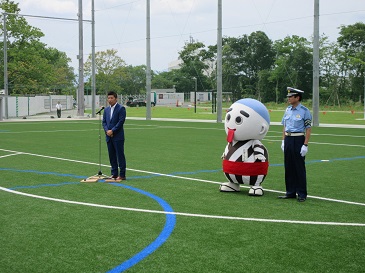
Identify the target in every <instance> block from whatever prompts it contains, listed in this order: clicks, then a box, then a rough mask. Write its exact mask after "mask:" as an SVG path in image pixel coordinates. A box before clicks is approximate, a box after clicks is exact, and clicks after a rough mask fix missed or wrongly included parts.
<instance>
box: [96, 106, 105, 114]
mask: <svg viewBox="0 0 365 273" xmlns="http://www.w3.org/2000/svg"><path fill="white" fill-rule="evenodd" d="M104 108H105V107H104V106H103V107H101V108H100V110H99V111H97V112H96V115H99V114H100V113H101V111H103V110H104Z"/></svg>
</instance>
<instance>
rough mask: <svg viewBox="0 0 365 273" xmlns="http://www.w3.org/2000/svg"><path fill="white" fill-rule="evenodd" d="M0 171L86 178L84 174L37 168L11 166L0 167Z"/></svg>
mask: <svg viewBox="0 0 365 273" xmlns="http://www.w3.org/2000/svg"><path fill="white" fill-rule="evenodd" d="M0 171H12V172H18V173H36V174H45V175H55V176H62V177H72V178H80V179H82V178H86V176H79V175H74V174H67V173H55V172H40V171H37V170H18V169H11V168H0Z"/></svg>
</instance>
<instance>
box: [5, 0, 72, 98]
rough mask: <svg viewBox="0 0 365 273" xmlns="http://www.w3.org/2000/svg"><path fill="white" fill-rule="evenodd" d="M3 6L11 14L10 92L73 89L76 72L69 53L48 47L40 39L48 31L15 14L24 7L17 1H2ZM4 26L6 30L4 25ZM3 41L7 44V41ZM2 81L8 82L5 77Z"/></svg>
mask: <svg viewBox="0 0 365 273" xmlns="http://www.w3.org/2000/svg"><path fill="white" fill-rule="evenodd" d="M0 8H1V9H3V10H4V11H5V12H6V13H8V14H7V16H6V31H7V37H8V39H7V55H8V60H7V62H8V70H7V72H8V83H9V94H26V93H28V94H29V93H39V92H43V93H48V92H51V91H52V92H56V93H66V94H69V93H70V92H72V91H73V89H74V88H73V87H74V83H75V75H74V73H73V69H72V68H71V67H70V66H69V65H68V63H69V62H71V60H70V59H69V58H68V57H67V56H66V54H65V53H63V52H60V51H58V50H57V49H55V48H47V46H46V45H45V44H44V43H42V42H40V39H41V38H42V37H43V36H44V34H43V33H42V32H41V30H40V29H38V28H35V27H32V26H30V25H29V24H28V23H27V21H26V20H25V18H24V17H22V16H18V15H15V14H19V12H20V9H19V7H18V4H16V3H15V2H14V1H10V0H2V1H1V2H0ZM1 17H3V15H1ZM2 19H4V18H2ZM0 29H1V30H2V32H3V31H4V29H3V25H1V26H0ZM0 44H1V46H2V47H4V41H2V42H1V43H0ZM2 64H3V62H2ZM2 64H1V68H2V70H3V69H4V68H3V66H2ZM0 81H1V82H0V84H2V85H4V79H3V78H2V79H1V80H0Z"/></svg>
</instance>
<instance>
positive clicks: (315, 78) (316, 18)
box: [312, 0, 319, 126]
mask: <svg viewBox="0 0 365 273" xmlns="http://www.w3.org/2000/svg"><path fill="white" fill-rule="evenodd" d="M312 101H313V126H319V0H314V31H313V99H312Z"/></svg>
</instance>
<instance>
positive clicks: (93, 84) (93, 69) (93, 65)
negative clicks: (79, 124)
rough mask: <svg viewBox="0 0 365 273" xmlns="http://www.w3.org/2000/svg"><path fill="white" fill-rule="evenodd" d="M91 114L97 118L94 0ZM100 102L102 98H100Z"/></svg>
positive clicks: (92, 12) (93, 17) (92, 16)
mask: <svg viewBox="0 0 365 273" xmlns="http://www.w3.org/2000/svg"><path fill="white" fill-rule="evenodd" d="M91 70H92V71H91V81H92V82H91V116H92V117H93V118H95V115H96V114H95V96H96V85H95V83H96V81H95V9H94V0H92V1H91ZM99 103H100V100H99Z"/></svg>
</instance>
